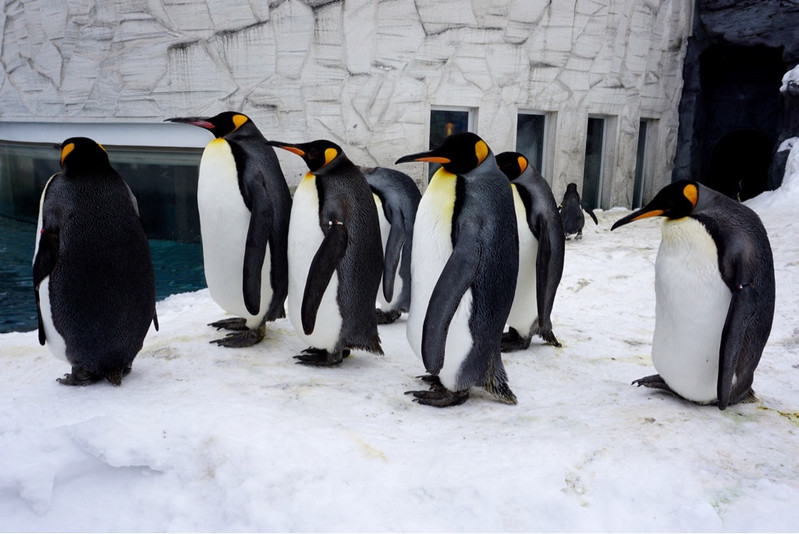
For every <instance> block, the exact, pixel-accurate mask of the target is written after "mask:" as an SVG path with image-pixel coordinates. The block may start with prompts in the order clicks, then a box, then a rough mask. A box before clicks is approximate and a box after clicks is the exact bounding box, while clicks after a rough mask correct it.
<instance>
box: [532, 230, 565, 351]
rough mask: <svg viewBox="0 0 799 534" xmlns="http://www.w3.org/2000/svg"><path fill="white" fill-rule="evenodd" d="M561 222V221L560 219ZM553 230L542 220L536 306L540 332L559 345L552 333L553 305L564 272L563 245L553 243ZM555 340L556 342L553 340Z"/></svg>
mask: <svg viewBox="0 0 799 534" xmlns="http://www.w3.org/2000/svg"><path fill="white" fill-rule="evenodd" d="M558 222H560V221H558ZM550 234H552V232H550V231H549V228H548V227H547V225H546V222H545V221H544V222H542V231H541V238H540V239H539V240H538V255H537V256H536V259H535V269H536V278H535V286H536V288H535V294H536V301H537V302H536V308H537V310H538V332H537V333H538V334H539V335H541V336H542V337H543V338H544V339H546V340H547V341H549V342H551V343H552V344H553V345H555V346H558V345H559V343H558V342H557V339H555V336H554V335H553V334H552V319H551V316H552V307H553V305H554V302H555V293H556V292H557V290H558V285H559V284H560V278H561V276H562V274H563V260H562V258H563V251H562V249H563V245H561V244H559V243H553V236H552V235H550ZM557 255H559V256H560V258H561V260H560V261H556V262H554V264H553V256H557ZM552 340H554V342H552Z"/></svg>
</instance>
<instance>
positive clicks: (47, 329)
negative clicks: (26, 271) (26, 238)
mask: <svg viewBox="0 0 799 534" xmlns="http://www.w3.org/2000/svg"><path fill="white" fill-rule="evenodd" d="M54 177H55V175H53V176H51V177H50V178H49V179H48V180H47V183H46V184H44V189H42V195H41V197H39V217H38V219H37V221H36V244H35V246H34V249H33V261H34V263H35V262H36V255H37V254H38V253H39V240H40V239H41V238H42V228H44V222H43V220H42V208H43V206H44V196H45V194H46V193H47V187H48V186H49V185H50V182H51V181H52V180H53V178H54ZM39 313H41V315H42V327H43V328H44V337H45V341H44V343H45V346H46V347H47V349H48V350H49V351H50V353H51V354H52V355H53V356H55V357H56V358H60V359H62V360H64V361H66V362H69V359H68V358H67V342H66V341H65V340H64V338H63V337H62V336H61V334H59V333H58V330H56V329H55V324H53V313H52V309H51V308H50V276H49V275H48V276H45V277H44V278H43V279H42V281H41V282H39Z"/></svg>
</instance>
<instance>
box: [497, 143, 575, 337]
mask: <svg viewBox="0 0 799 534" xmlns="http://www.w3.org/2000/svg"><path fill="white" fill-rule="evenodd" d="M497 164H498V165H499V168H500V170H501V171H502V172H503V173H505V176H507V177H508V179H509V180H510V185H511V188H512V189H513V199H514V203H515V208H516V225H517V227H518V230H519V277H518V279H517V281H516V294H515V296H514V297H513V307H512V308H511V310H510V314H509V315H508V326H509V327H510V328H509V330H508V332H507V333H505V334H503V335H502V351H503V352H511V351H515V350H524V349H526V348H527V347H529V346H530V340H531V338H532V337H533V335H534V334H537V335H539V336H541V337H542V338H543V339H544V341H546V342H547V343H549V344H551V345H554V346H556V347H560V343H559V342H558V340H557V338H556V337H555V334H553V333H552V319H551V315H552V306H553V304H554V302H555V293H556V292H557V290H558V285H559V284H560V278H561V276H562V274H563V255H564V251H565V249H566V238H565V236H564V234H563V221H561V218H560V215H559V214H558V203H557V202H555V196H554V195H553V194H552V189H550V187H549V184H547V182H546V180H544V177H543V176H541V174H540V173H539V172H538V170H537V169H536V168H535V167H534V166H532V165H530V162H529V161H528V160H527V158H526V157H525V156H524V155H522V154H520V153H518V152H503V153H502V154H498V155H497Z"/></svg>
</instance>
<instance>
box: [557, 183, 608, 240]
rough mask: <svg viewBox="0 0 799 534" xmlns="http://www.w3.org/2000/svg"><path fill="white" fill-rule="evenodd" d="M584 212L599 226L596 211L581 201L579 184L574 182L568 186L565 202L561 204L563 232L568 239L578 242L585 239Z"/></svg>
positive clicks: (564, 195)
mask: <svg viewBox="0 0 799 534" xmlns="http://www.w3.org/2000/svg"><path fill="white" fill-rule="evenodd" d="M583 211H585V212H586V213H588V215H590V216H591V219H592V220H593V221H594V224H599V221H598V220H597V218H596V215H594V210H592V209H591V206H589V205H588V204H586V203H585V202H583V201H582V199H580V193H578V192H577V184H575V183H574V182H572V183H570V184H569V185H567V186H566V192H565V193H564V194H563V202H561V203H560V216H561V218H562V219H563V230H564V232H565V233H566V239H572V238H574V239H575V240H578V239H582V238H583V226H585V215H584V214H583Z"/></svg>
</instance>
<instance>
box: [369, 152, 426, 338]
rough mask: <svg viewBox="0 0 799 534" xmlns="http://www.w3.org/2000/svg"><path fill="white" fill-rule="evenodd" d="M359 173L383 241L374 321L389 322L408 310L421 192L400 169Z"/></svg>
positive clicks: (411, 179)
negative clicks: (366, 186) (368, 190)
mask: <svg viewBox="0 0 799 534" xmlns="http://www.w3.org/2000/svg"><path fill="white" fill-rule="evenodd" d="M361 172H362V173H363V175H364V177H365V178H366V181H367V183H368V184H369V187H370V188H371V189H372V194H373V195H374V198H375V204H376V206H377V214H378V219H379V220H380V237H381V239H382V241H383V284H382V286H383V290H382V291H378V292H377V302H378V303H379V305H380V308H379V309H377V310H376V312H377V324H389V323H393V322H394V321H396V320H397V319H398V318H399V316H400V314H401V313H402V312H407V311H408V310H409V309H410V304H411V251H412V250H413V223H414V220H415V219H416V210H417V208H418V207H419V201H420V200H421V199H422V194H421V193H420V192H419V188H418V187H417V186H416V183H415V182H414V181H413V178H411V177H410V176H408V175H407V174H405V173H404V172H400V171H397V170H394V169H387V168H385V167H374V168H365V167H361Z"/></svg>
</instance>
